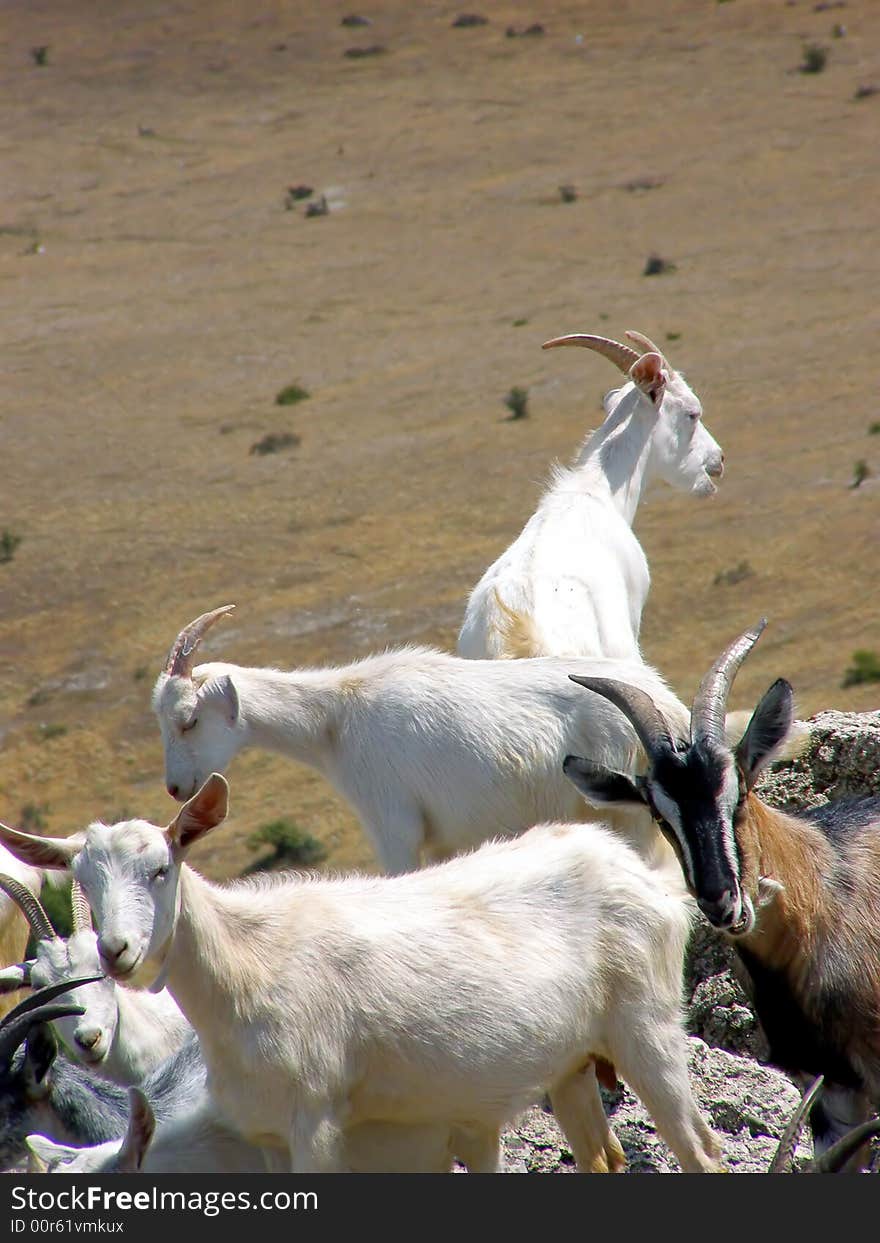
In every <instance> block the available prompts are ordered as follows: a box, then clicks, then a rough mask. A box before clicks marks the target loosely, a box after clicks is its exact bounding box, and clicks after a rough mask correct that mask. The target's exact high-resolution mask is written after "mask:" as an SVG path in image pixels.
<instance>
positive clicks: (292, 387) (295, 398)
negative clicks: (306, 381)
mask: <svg viewBox="0 0 880 1243" xmlns="http://www.w3.org/2000/svg"><path fill="white" fill-rule="evenodd" d="M307 397H311V393H310V392H309V390H308V389H307V388H303V386H302V385H301V384H287V385H286V386H285V387H284V388H283V389H281V390H280V392H278V393H276V394H275V405H276V406H295V405H296V404H297V402H299V401H305V400H306V398H307Z"/></svg>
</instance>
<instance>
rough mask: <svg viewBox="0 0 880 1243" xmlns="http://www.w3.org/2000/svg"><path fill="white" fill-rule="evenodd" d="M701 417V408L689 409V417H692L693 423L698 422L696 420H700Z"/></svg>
mask: <svg viewBox="0 0 880 1243" xmlns="http://www.w3.org/2000/svg"><path fill="white" fill-rule="evenodd" d="M699 417H700V412H699V410H689V411H688V418H689V419H690V421H691V422H692V423H696V422H697V421H698V420H699Z"/></svg>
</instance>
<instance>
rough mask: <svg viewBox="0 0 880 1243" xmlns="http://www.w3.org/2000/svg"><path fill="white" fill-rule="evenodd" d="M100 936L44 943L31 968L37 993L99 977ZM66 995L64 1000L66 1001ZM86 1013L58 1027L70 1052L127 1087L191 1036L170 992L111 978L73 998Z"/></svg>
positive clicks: (85, 933) (81, 933) (84, 935)
mask: <svg viewBox="0 0 880 1243" xmlns="http://www.w3.org/2000/svg"><path fill="white" fill-rule="evenodd" d="M103 970H104V968H103V966H102V964H101V961H100V958H99V956H98V937H97V933H95V932H93V931H92V930H91V929H82V930H81V931H79V932H75V933H73V934H72V936H71V937H70V938H69V939H68V940H64V939H62V938H58V939H56V940H53V941H50V940H43V941H40V942H39V943H38V945H37V950H36V958H35V960H34V963H33V966H32V968H31V983H32V985H33V986H34V988H42V987H43V986H45V985H48V984H56V983H60V982H61V981H62V980H65V979H75V978H79V977H82V976H90V975H100V974H101V973H102V972H103ZM67 998H68V994H65V995H64V997H63V998H62V1000H67ZM69 999H70V1001H71V1002H72V1003H73V1004H74V1005H79V1006H84V1007H85V1014H82V1015H75V1016H73V1017H71V1018H66V1019H56V1020H55V1022H54V1023H53V1027H54V1028H55V1030H56V1031H57V1032H58V1035H59V1036H60V1037H61V1040H62V1041H63V1043H64V1045H65V1047H66V1048H67V1049H68V1051H69V1052H70V1053H71V1054H72V1055H73V1056H74V1057H75V1058H76V1059H77V1060H78V1061H80V1062H82V1063H83V1064H84V1065H86V1066H88V1067H89V1068H90V1069H91V1070H93V1071H94V1072H95V1074H98V1075H101V1077H102V1078H104V1079H110V1080H112V1081H113V1082H114V1083H120V1084H123V1085H130V1084H138V1083H141V1082H142V1081H143V1080H144V1079H145V1078H146V1077H147V1075H148V1074H149V1073H150V1071H152V1070H154V1069H155V1068H156V1067H158V1066H159V1065H160V1064H161V1063H162V1062H164V1061H165V1059H166V1058H167V1057H168V1056H169V1055H170V1054H172V1053H173V1052H175V1050H177V1049H178V1048H180V1046H181V1045H182V1044H183V1042H184V1040H186V1039H187V1038H188V1037H189V1036H190V1035H191V1034H192V1029H191V1028H190V1025H189V1023H188V1022H187V1021H186V1019H185V1018H184V1017H183V1015H182V1014H181V1012H180V1010H179V1008H178V1006H177V1004H176V1003H175V1001H174V999H173V998H172V997H171V996H170V995H169V993H168V992H167V991H166V990H164V989H163V990H162V991H161V992H158V993H156V994H152V993H147V992H144V991H143V990H142V989H133V988H123V987H122V986H121V985H119V984H116V983H115V981H114V980H112V979H110V978H109V977H108V978H106V979H103V980H99V981H97V982H96V983H94V984H84V985H82V986H81V987H80V988H78V989H77V990H76V992H75V993H71V994H69Z"/></svg>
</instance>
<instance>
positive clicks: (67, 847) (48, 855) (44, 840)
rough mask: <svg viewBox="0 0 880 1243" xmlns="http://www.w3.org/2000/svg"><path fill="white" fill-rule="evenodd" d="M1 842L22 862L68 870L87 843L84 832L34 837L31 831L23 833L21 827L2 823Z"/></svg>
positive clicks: (0, 826)
mask: <svg viewBox="0 0 880 1243" xmlns="http://www.w3.org/2000/svg"><path fill="white" fill-rule="evenodd" d="M0 842H2V843H3V845H4V846H6V847H7V849H8V850H10V851H11V852H12V853H13V854H14V855H15V857H16V859H21V861H22V863H30V864H31V866H32V867H37V868H59V869H61V870H63V871H67V870H68V869H69V868H70V864H71V861H72V860H73V858H74V856H75V855H78V854H79V852H80V851H81V850H82V848H83V844H84V843H85V834H84V833H74V834H73V836H72V837H32V836H31V834H30V833H22V832H21V831H20V830H19V829H10V828H9V827H8V826H7V825H5V824H0Z"/></svg>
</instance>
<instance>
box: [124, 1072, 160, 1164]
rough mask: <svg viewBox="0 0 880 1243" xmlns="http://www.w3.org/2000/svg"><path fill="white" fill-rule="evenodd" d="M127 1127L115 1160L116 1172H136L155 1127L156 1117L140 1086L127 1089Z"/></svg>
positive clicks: (141, 1162)
mask: <svg viewBox="0 0 880 1243" xmlns="http://www.w3.org/2000/svg"><path fill="white" fill-rule="evenodd" d="M128 1107H129V1108H128V1127H127V1128H126V1131H125V1139H124V1140H123V1141H122V1147H121V1148H120V1149H119V1155H118V1157H117V1161H116V1168H117V1173H119V1174H137V1173H138V1171H139V1170H140V1168H141V1166H142V1165H143V1161H144V1157H145V1156H146V1155H147V1149H148V1148H149V1146H150V1140H151V1139H152V1138H153V1132H154V1131H155V1129H156V1117H155V1115H154V1113H153V1111H152V1109H151V1108H150V1102H149V1101H148V1100H147V1098H146V1097H145V1096H144V1094H143V1092H142V1091H141V1090H140V1088H129V1089H128Z"/></svg>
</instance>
